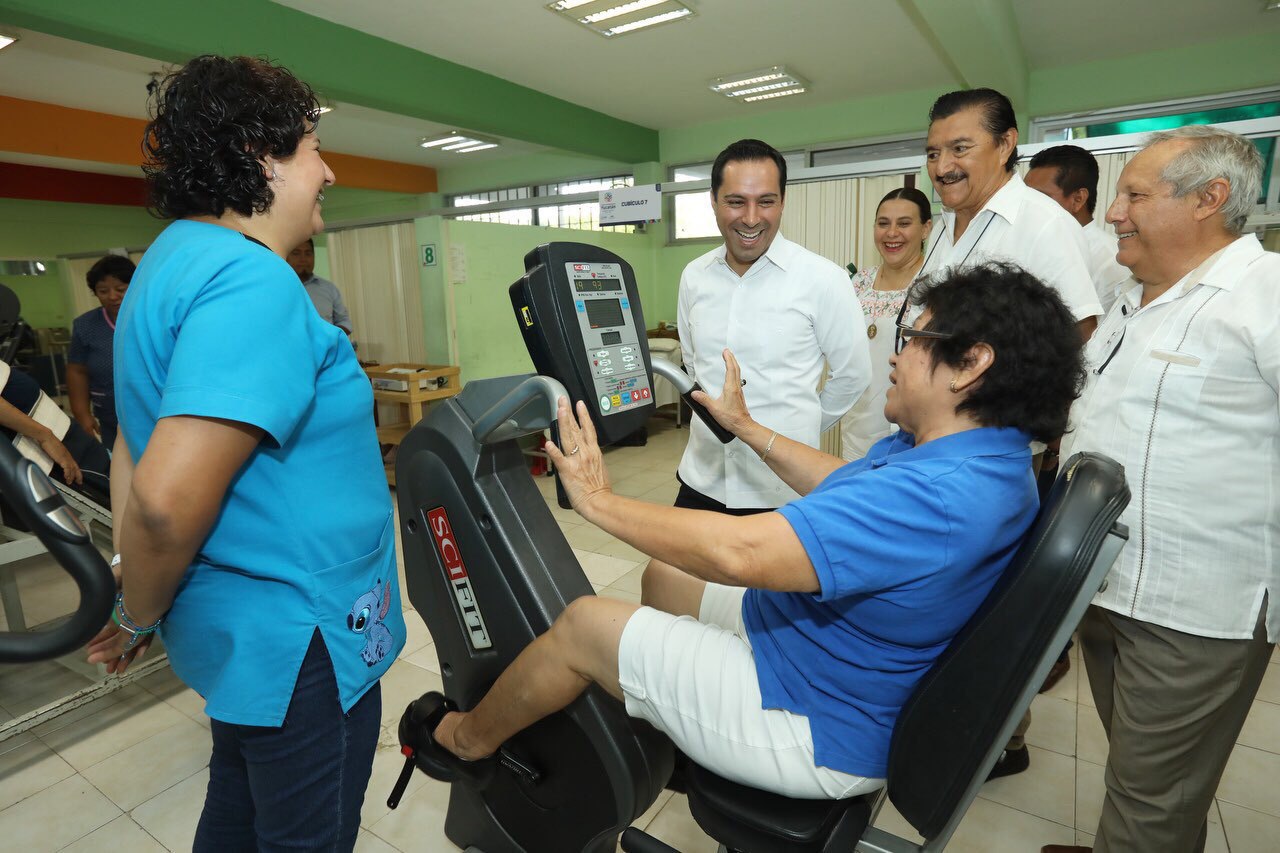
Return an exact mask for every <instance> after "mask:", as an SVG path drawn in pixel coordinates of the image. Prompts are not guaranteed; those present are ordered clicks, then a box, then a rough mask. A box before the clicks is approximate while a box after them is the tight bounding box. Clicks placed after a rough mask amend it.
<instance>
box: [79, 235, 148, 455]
mask: <svg viewBox="0 0 1280 853" xmlns="http://www.w3.org/2000/svg"><path fill="white" fill-rule="evenodd" d="M133 272H134V266H133V261H131V260H129V259H128V258H126V257H123V256H121V255H107V256H106V257H104V258H102V259H100V260H99V261H98V262H97V263H95V264H94V265H93V266H92V267H90V268H89V272H88V274H87V275H86V276H85V279H86V280H87V281H88V284H89V290H91V291H93V295H94V296H96V297H98V301H99V302H101V303H102V307H101V308H94V309H93V310H92V311H86V312H85V313H83V314H81V315H80V316H79V317H77V318H76V319H75V322H73V323H72V324H71V350H70V352H69V353H68V354H67V398H68V400H69V401H70V402H71V416H72V417H73V418H75V420H76V423H78V424H80V426H81V427H82V428H83V429H84V431H85V432H87V433H89V435H96V436H98V438H99V440H100V441H101V442H102V444H103V446H105V447H106V448H107V449H108V450H109V449H110V448H111V447H113V446H114V445H115V443H116V423H117V422H116V392H115V381H114V379H113V377H112V369H113V364H114V360H113V356H112V348H113V345H114V341H115V335H116V318H117V317H118V316H119V315H120V305H121V303H122V302H124V294H125V291H127V290H128V289H129V282H130V281H132V280H133Z"/></svg>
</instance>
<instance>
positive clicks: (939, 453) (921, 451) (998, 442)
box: [871, 427, 1031, 468]
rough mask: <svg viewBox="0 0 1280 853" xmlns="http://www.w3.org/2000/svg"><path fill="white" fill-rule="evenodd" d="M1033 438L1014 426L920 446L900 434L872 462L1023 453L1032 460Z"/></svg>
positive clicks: (970, 432) (960, 434)
mask: <svg viewBox="0 0 1280 853" xmlns="http://www.w3.org/2000/svg"><path fill="white" fill-rule="evenodd" d="M1030 444H1031V436H1030V435H1029V434H1028V433H1026V432H1024V431H1023V430H1020V429H1016V428H1014V427H979V428H977V429H967V430H964V431H963V432H956V433H952V434H951V435H944V436H943V437H942V438H935V439H934V440H933V441H930V442H927V443H925V444H922V445H919V446H916V438H915V436H914V435H911V434H910V433H908V432H902V431H899V432H896V433H894V434H893V438H892V440H891V441H890V443H889V446H888V447H887V448H885V452H884V455H882V456H880V457H879V458H877V459H875V460H873V461H872V462H871V467H872V468H880V467H882V466H884V465H889V464H899V463H907V462H919V461H921V460H925V459H947V458H954V457H963V458H968V457H972V456H1008V455H1010V454H1017V453H1022V454H1024V455H1025V456H1026V457H1027V459H1028V460H1030V459H1031V449H1030Z"/></svg>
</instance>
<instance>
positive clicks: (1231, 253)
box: [1184, 234, 1266, 290]
mask: <svg viewBox="0 0 1280 853" xmlns="http://www.w3.org/2000/svg"><path fill="white" fill-rule="evenodd" d="M1265 251H1266V250H1265V249H1263V248H1262V244H1261V243H1259V242H1258V238H1257V236H1256V235H1254V234H1242V235H1241V236H1239V237H1237V238H1236V239H1235V240H1233V241H1232V242H1230V243H1228V244H1227V245H1226V246H1224V247H1223V248H1222V249H1220V250H1219V251H1217V252H1216V253H1214V256H1212V257H1210V258H1209V259H1208V260H1207V261H1206V263H1208V262H1209V261H1212V263H1211V264H1209V268H1208V269H1206V270H1205V271H1204V273H1203V274H1202V275H1200V276H1198V278H1199V279H1200V280H1199V281H1187V282H1185V284H1184V287H1186V288H1187V289H1190V288H1192V287H1195V286H1196V285H1197V284H1207V285H1209V286H1210V287H1216V288H1218V289H1219V290H1232V289H1233V288H1235V286H1236V284H1237V283H1238V282H1239V281H1240V277H1241V275H1242V274H1243V273H1244V270H1245V267H1247V266H1249V265H1250V264H1252V263H1253V262H1254V261H1256V260H1257V259H1258V257H1259V256H1260V255H1262V254H1263V253H1264V252H1265ZM1203 266H1204V265H1203V264H1202V265H1201V267H1198V268H1197V269H1200V268H1203Z"/></svg>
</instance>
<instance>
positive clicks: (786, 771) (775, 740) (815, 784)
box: [618, 583, 884, 800]
mask: <svg viewBox="0 0 1280 853" xmlns="http://www.w3.org/2000/svg"><path fill="white" fill-rule="evenodd" d="M745 593H746V590H745V589H740V588H737V587H727V586H720V585H719V584H712V583H709V584H707V589H706V592H705V593H704V594H703V597H702V607H701V609H700V612H699V613H698V619H697V620H694V619H692V618H690V617H688V616H673V615H671V614H670V613H664V612H663V611H661V610H654V609H653V608H652V607H641V608H640V609H639V610H637V611H636V613H635V615H633V616H632V617H631V618H630V619H629V620H628V621H627V625H626V627H625V628H623V630H622V642H621V643H620V644H619V646H618V682H619V684H620V685H621V687H622V692H623V695H624V697H625V699H626V704H627V713H628V714H630V715H631V716H633V717H638V718H640V719H642V720H647V721H649V722H650V723H652V724H653V725H654V726H655V727H657V728H658V729H661V730H662V731H663V732H665V733H666V734H667V735H668V736H669V737H670V738H671V740H672V741H673V742H674V743H675V745H676V746H677V747H679V748H680V750H681V751H683V752H684V753H685V755H687V756H689V758H690V759H692V760H693V761H694V762H696V763H697V764H700V765H702V766H703V767H706V768H707V769H708V770H711V771H712V772H714V773H716V774H718V775H720V776H723V777H724V778H726V779H731V780H733V781H735V782H739V783H741V784H743V785H749V786H751V787H753V788H761V789H764V790H767V791H774V792H776V793H779V794H783V795H785V796H788V797H796V798H800V799H815V800H820V799H821V800H839V799H844V798H845V797H853V796H857V795H859V794H865V793H867V792H868V791H874V790H876V789H877V788H880V787H882V786H883V785H884V780H883V779H867V778H864V777H862V776H852V775H850V774H848V773H841V772H840V771H838V770H832V769H830V768H827V767H818V766H816V765H815V764H814V762H813V736H812V735H811V734H810V731H809V720H808V718H807V717H802V716H800V715H798V714H792V713H791V712H789V711H782V710H777V709H774V710H765V709H764V708H763V707H761V706H762V704H763V702H762V700H761V698H760V682H759V679H758V677H757V675H756V662H755V655H754V654H753V653H752V651H751V643H750V642H749V641H748V639H747V631H746V626H745V625H744V624H743V621H742V597H743V595H744V594H745Z"/></svg>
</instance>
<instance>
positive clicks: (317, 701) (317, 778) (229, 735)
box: [192, 631, 382, 853]
mask: <svg viewBox="0 0 1280 853" xmlns="http://www.w3.org/2000/svg"><path fill="white" fill-rule="evenodd" d="M381 720H382V693H381V690H380V688H379V686H378V685H376V684H375V685H374V686H373V687H372V688H370V689H369V692H367V693H366V694H365V695H364V696H362V697H361V698H360V701H359V702H357V703H356V704H355V705H354V706H352V708H351V711H350V712H349V713H346V714H343V713H342V706H341V704H340V702H339V700H338V684H337V680H336V678H335V676H334V673H333V664H332V662H331V661H330V659H329V653H328V650H327V649H326V648H325V645H324V640H322V639H321V637H320V632H319V631H316V633H315V634H314V635H313V636H312V638H311V646H310V648H308V649H307V656H306V659H305V660H303V662H302V668H301V670H299V672H298V682H297V685H296V686H295V687H294V690H293V698H292V700H290V702H289V711H288V713H287V714H286V715H285V719H284V725H283V726H280V727H279V728H273V727H269V726H240V725H233V724H231V723H222V722H219V721H217V720H213V721H212V725H211V728H212V730H213V756H212V758H210V760H209V791H208V794H207V795H206V797H205V801H204V812H203V813H202V814H201V815H200V825H199V827H198V828H197V829H196V839H195V844H194V846H193V848H192V849H193V850H194V851H196V853H206V851H207V853H214V851H217V853H230V851H237V852H238V851H246V853H247V851H276V850H325V851H340V850H341V851H349V850H351V849H352V848H353V847H354V846H355V843H356V834H357V833H358V832H359V831H360V806H361V805H362V804H363V802H364V791H365V788H366V787H367V786H368V784H369V774H370V772H371V771H372V769H373V753H374V750H375V749H376V748H377V745H378V731H379V728H380V726H381Z"/></svg>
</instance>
